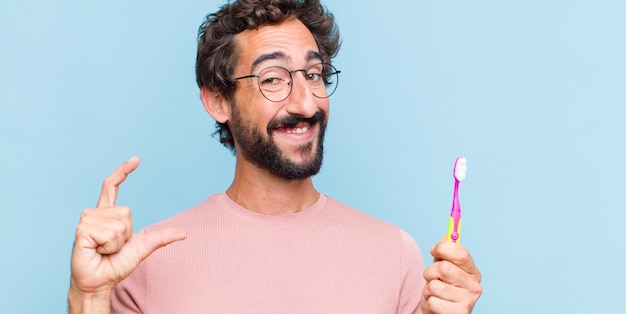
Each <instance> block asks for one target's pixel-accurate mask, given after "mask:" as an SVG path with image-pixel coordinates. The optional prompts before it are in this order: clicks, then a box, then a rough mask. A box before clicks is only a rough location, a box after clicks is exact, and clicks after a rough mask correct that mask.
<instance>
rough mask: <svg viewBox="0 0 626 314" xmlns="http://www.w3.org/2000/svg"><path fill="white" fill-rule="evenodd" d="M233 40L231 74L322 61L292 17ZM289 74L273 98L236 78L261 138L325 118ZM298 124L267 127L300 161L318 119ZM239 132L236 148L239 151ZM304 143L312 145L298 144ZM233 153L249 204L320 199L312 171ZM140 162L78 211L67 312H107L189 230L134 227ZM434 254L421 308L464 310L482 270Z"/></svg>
mask: <svg viewBox="0 0 626 314" xmlns="http://www.w3.org/2000/svg"><path fill="white" fill-rule="evenodd" d="M236 42H237V44H238V45H239V47H240V51H241V56H240V57H241V60H240V63H239V65H238V66H237V67H236V69H235V73H234V76H235V77H239V76H244V75H248V74H251V73H258V71H259V70H260V69H262V68H264V67H266V66H271V65H278V66H283V67H285V68H287V69H291V70H294V69H306V68H308V66H310V65H311V64H313V63H316V62H320V61H321V60H319V59H316V58H311V56H312V55H314V53H315V52H317V51H318V50H317V45H316V44H315V41H314V39H313V36H312V35H311V33H310V32H309V31H308V29H307V28H306V27H305V26H304V25H303V24H302V23H301V22H300V21H299V20H295V19H291V20H287V21H284V22H283V23H280V24H278V25H271V26H263V27H261V28H259V29H256V30H248V31H245V32H243V33H240V34H238V35H237V37H236ZM277 52H279V55H280V56H281V57H280V58H270V59H265V60H263V61H262V62H260V63H258V64H256V65H254V64H255V60H259V57H261V56H264V55H265V56H267V55H270V54H271V55H276V53H277ZM253 65H254V66H253ZM293 78H294V82H293V90H292V92H291V94H290V95H289V97H288V98H287V99H285V100H284V101H282V102H278V103H276V102H271V101H269V100H267V99H265V98H264V97H263V96H262V94H261V93H260V91H259V89H258V86H257V83H256V79H244V80H241V81H240V82H239V84H240V85H239V86H238V88H237V92H236V93H235V102H236V104H237V106H238V107H237V108H238V110H239V115H240V117H241V119H243V121H245V122H246V124H248V125H252V126H255V127H256V128H257V130H259V131H260V132H261V134H262V135H264V136H265V137H266V139H269V134H268V133H267V132H268V131H267V126H268V124H269V122H270V121H272V120H273V119H280V118H281V117H285V116H288V115H296V116H301V117H307V118H309V117H311V116H313V115H314V114H315V113H316V112H318V111H321V112H323V113H324V114H325V115H326V116H327V117H328V114H329V102H328V99H321V98H317V97H315V96H313V94H312V92H311V90H310V89H309V86H308V85H307V83H306V82H305V80H304V78H303V76H302V75H300V74H295V75H293ZM200 96H201V99H202V103H203V104H204V107H205V109H206V110H207V112H208V113H209V114H210V115H211V116H212V117H213V118H214V119H215V120H216V121H219V122H223V123H230V121H232V117H233V115H232V104H231V103H230V102H228V101H227V100H226V99H225V98H224V97H223V96H222V95H220V94H219V93H217V92H214V91H211V90H210V89H208V88H206V87H203V88H202V89H201V91H200ZM296 128H300V129H302V128H305V129H306V131H305V132H293V129H292V130H289V129H285V128H276V129H273V130H270V132H272V140H273V141H274V143H275V144H276V146H277V147H278V148H279V149H280V150H281V153H282V155H283V157H285V158H287V159H288V160H290V161H291V162H293V163H295V164H300V165H302V164H304V163H306V162H307V161H309V160H310V159H311V158H312V156H313V155H314V154H315V152H316V149H317V147H318V146H317V141H318V140H319V134H320V124H319V123H318V124H315V125H308V124H306V123H301V124H299V125H297V126H296ZM236 138H237V137H235V147H236V149H237V151H240V150H241V147H239V145H240V144H239V143H237V140H236ZM311 144H312V145H311ZM306 146H308V147H312V149H303V147H306ZM236 158H237V159H236V166H235V175H234V179H233V182H232V184H231V185H230V187H229V188H228V189H227V191H226V193H227V194H228V196H229V197H230V198H231V199H232V200H233V201H235V202H236V203H237V204H239V205H241V206H242V207H244V208H247V209H248V210H251V211H253V212H257V213H261V214H266V215H286V214H291V213H295V212H298V211H301V210H303V209H305V208H308V207H310V206H311V205H313V204H314V203H315V202H316V201H317V200H318V199H319V196H320V193H319V192H318V191H317V190H316V189H315V188H314V186H313V182H312V178H311V177H308V178H305V179H301V180H288V179H284V178H281V177H278V176H275V175H273V174H272V173H270V172H269V171H268V170H266V169H264V168H261V167H258V166H257V165H256V164H255V163H253V162H251V161H249V160H247V159H246V158H245V157H244V156H242V154H237V157H236ZM138 166H139V159H138V158H136V157H134V158H131V159H130V160H129V161H127V162H125V163H123V164H122V165H120V166H119V167H118V168H117V169H116V170H115V171H113V173H111V175H109V176H108V177H107V178H106V179H105V180H104V182H103V184H102V192H101V194H100V199H99V200H98V204H97V206H96V208H91V209H86V210H85V211H83V213H82V216H81V220H80V223H79V225H78V227H77V228H76V240H75V243H74V250H73V253H72V261H71V265H72V274H71V278H70V290H69V292H68V301H69V310H70V313H109V312H110V298H111V294H112V291H113V289H114V287H115V285H116V284H117V283H119V282H120V281H122V280H123V279H124V278H126V277H127V276H128V275H129V274H130V273H131V272H132V271H133V270H134V269H135V268H137V266H138V265H139V263H140V262H141V261H142V260H144V259H145V258H146V257H147V256H149V255H150V254H151V253H152V252H154V251H155V250H157V249H159V248H161V247H163V246H165V245H168V244H170V243H173V242H175V241H180V240H184V239H185V238H186V233H185V232H184V231H182V230H178V229H163V230H160V231H157V232H154V233H150V234H146V235H137V234H133V233H132V230H133V227H132V217H131V211H130V209H129V208H128V207H125V206H117V205H115V201H116V199H117V194H118V191H119V187H120V185H121V184H122V182H124V181H125V180H126V178H127V177H128V175H129V174H130V173H132V172H133V171H134V170H135V169H136V168H137V167H138ZM431 254H432V255H433V256H434V258H435V262H434V263H433V264H432V265H431V266H429V267H428V268H427V269H426V270H425V272H424V277H425V278H426V281H427V284H426V287H425V288H424V292H423V295H422V296H421V298H422V311H423V313H469V312H470V311H471V309H472V308H473V306H474V304H475V302H476V300H477V299H478V297H479V296H480V294H481V286H480V272H479V271H478V269H477V268H476V266H475V265H474V263H473V261H472V258H471V255H470V254H469V252H468V251H467V250H466V249H465V248H464V247H462V246H461V245H458V244H455V243H448V242H443V241H442V242H439V243H438V244H436V245H435V246H433V248H432V249H431ZM416 297H417V296H416Z"/></svg>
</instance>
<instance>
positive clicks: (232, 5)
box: [196, 0, 340, 152]
mask: <svg viewBox="0 0 626 314" xmlns="http://www.w3.org/2000/svg"><path fill="white" fill-rule="evenodd" d="M290 18H296V19H298V20H300V21H301V22H302V23H303V24H304V25H305V26H306V27H307V28H308V29H309V31H310V32H311V33H312V34H313V38H314V39H315V42H316V43H317V47H318V49H319V52H320V54H321V55H322V58H323V60H322V61H323V62H327V63H330V60H331V59H332V58H334V57H335V56H336V55H337V52H338V51H339V46H340V40H339V31H338V29H337V26H336V24H335V18H334V16H333V15H332V13H330V12H328V11H327V10H326V9H325V8H324V7H323V6H322V5H321V4H320V1H319V0H235V1H234V2H229V3H227V4H225V5H224V6H222V7H221V8H220V10H219V11H218V12H216V13H213V14H209V15H207V16H206V19H205V21H204V22H203V23H202V25H200V29H199V30H198V54H197V56H196V82H197V83H198V87H200V88H202V87H207V88H209V89H210V90H211V91H214V92H219V93H220V94H221V95H222V96H223V97H224V98H225V99H227V100H229V101H232V100H233V97H234V93H235V90H236V87H237V84H236V82H235V81H234V80H232V76H233V73H234V69H235V66H236V65H237V62H238V61H239V55H238V54H237V47H235V42H234V37H235V35H237V34H239V33H241V32H243V31H245V30H250V29H258V28H259V27H261V26H264V25H272V24H278V23H281V22H283V21H285V20H287V19H290ZM231 103H232V102H231ZM216 128H217V131H215V133H214V134H213V135H218V136H219V140H220V142H221V143H222V144H223V145H224V146H226V147H227V148H229V149H231V150H232V151H233V152H234V151H235V143H234V140H233V137H232V134H231V133H230V129H229V128H228V125H227V124H226V123H220V122H216Z"/></svg>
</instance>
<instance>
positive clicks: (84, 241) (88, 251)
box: [68, 157, 187, 314]
mask: <svg viewBox="0 0 626 314" xmlns="http://www.w3.org/2000/svg"><path fill="white" fill-rule="evenodd" d="M138 166H139V158H137V157H133V158H131V159H130V160H128V161H126V162H125V163H123V164H122V165H120V166H119V167H118V168H117V169H115V171H113V173H111V174H110V175H109V176H108V177H107V178H106V179H104V182H103V184H102V192H101V193H100V199H99V200H98V205H97V206H96V208H91V209H86V210H85V211H83V213H82V215H81V217H80V223H79V224H78V227H77V228H76V239H75V241H74V250H73V252H72V262H71V263H72V274H71V277H70V290H69V293H68V301H69V310H70V313H75V314H76V313H109V311H110V298H111V293H112V291H113V288H114V287H115V285H116V284H118V283H119V282H120V281H122V280H123V279H124V278H126V277H128V275H130V274H131V273H132V272H133V270H135V268H137V266H139V263H140V262H141V261H143V260H144V259H145V258H146V257H148V255H150V254H152V252H154V251H155V250H157V249H158V248H160V247H163V246H165V245H168V244H170V243H172V242H175V241H180V240H183V239H185V238H186V237H187V235H186V233H185V232H184V231H182V230H178V229H173V228H169V229H162V230H159V231H156V232H153V233H148V234H145V235H138V234H133V222H132V217H131V211H130V208H128V207H124V206H115V201H116V199H117V193H118V190H119V186H120V184H122V182H124V180H126V177H127V176H128V175H129V174H130V173H131V172H133V171H134V170H135V169H137V167H138Z"/></svg>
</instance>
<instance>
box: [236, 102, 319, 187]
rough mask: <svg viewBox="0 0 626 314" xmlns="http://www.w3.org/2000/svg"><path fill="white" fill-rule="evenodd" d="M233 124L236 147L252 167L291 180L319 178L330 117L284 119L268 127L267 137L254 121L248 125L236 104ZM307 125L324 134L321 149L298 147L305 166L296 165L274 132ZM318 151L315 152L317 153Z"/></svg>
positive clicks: (311, 144)
mask: <svg viewBox="0 0 626 314" xmlns="http://www.w3.org/2000/svg"><path fill="white" fill-rule="evenodd" d="M232 114H233V117H232V121H231V123H230V125H229V128H230V132H231V134H232V135H233V138H234V140H235V143H238V144H239V145H238V151H237V153H240V154H242V156H243V157H244V158H245V159H246V160H248V161H250V162H251V163H253V164H255V165H257V166H258V167H261V168H263V169H266V170H268V171H269V172H270V173H271V174H273V175H275V176H278V177H281V178H283V179H288V180H302V179H306V178H308V177H311V176H313V175H316V174H317V173H318V172H319V171H320V168H321V167H322V159H323V155H324V133H325V131H326V124H327V120H326V115H325V114H324V112H322V111H318V112H316V113H315V115H313V116H312V117H311V118H303V117H301V116H295V115H290V116H287V117H283V118H280V119H273V120H272V121H270V123H269V124H268V126H267V130H266V133H267V134H268V135H267V137H264V136H263V134H262V133H261V131H260V130H259V129H258V128H256V127H255V125H254V124H253V123H251V122H250V121H245V120H244V119H243V118H242V117H241V114H240V112H239V109H238V108H237V105H236V104H233V107H232ZM301 122H305V123H308V124H309V127H313V126H315V125H316V124H319V126H320V128H319V129H320V131H319V135H318V138H317V145H316V147H314V143H313V142H309V143H306V144H303V145H301V146H300V147H298V150H299V152H300V155H301V156H302V158H303V162H302V163H299V164H298V163H295V162H293V161H291V160H289V158H287V157H286V156H285V154H283V152H282V151H281V150H280V148H278V146H277V145H276V143H275V142H274V140H273V138H272V130H273V129H275V128H276V127H278V126H281V127H285V128H290V127H295V126H296V125H297V124H298V123H301ZM313 150H315V151H313Z"/></svg>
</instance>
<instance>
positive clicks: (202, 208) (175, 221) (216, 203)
mask: <svg viewBox="0 0 626 314" xmlns="http://www.w3.org/2000/svg"><path fill="white" fill-rule="evenodd" d="M220 195H221V194H213V195H211V196H209V197H208V198H207V199H205V200H204V201H203V202H201V203H199V204H197V205H195V206H193V207H191V208H188V209H186V210H183V211H181V212H179V213H177V214H175V215H173V216H170V217H169V218H166V219H164V220H161V221H159V222H156V223H154V224H151V225H149V226H146V227H145V228H143V229H144V231H146V232H150V231H154V230H159V229H163V228H169V227H173V228H183V229H186V228H190V227H193V226H196V225H202V224H205V223H206V222H208V221H212V220H213V219H212V217H213V216H215V215H217V214H219V212H220V211H219V210H218V209H219V208H220V207H221V206H222V205H221V201H220Z"/></svg>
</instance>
